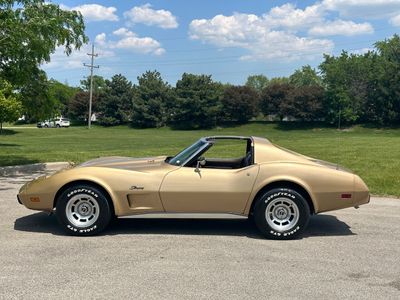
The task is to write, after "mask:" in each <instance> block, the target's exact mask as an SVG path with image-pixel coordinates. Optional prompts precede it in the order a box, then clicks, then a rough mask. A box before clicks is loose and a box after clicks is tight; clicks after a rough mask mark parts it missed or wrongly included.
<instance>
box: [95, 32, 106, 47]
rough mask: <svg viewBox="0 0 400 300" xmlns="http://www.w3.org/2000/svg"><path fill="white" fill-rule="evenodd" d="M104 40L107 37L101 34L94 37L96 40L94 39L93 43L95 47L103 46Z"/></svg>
mask: <svg viewBox="0 0 400 300" xmlns="http://www.w3.org/2000/svg"><path fill="white" fill-rule="evenodd" d="M106 38H107V35H106V34H105V33H104V32H103V33H100V34H98V35H96V38H95V39H94V42H95V44H96V45H99V46H105V44H106Z"/></svg>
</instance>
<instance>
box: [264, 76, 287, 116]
mask: <svg viewBox="0 0 400 300" xmlns="http://www.w3.org/2000/svg"><path fill="white" fill-rule="evenodd" d="M293 89H294V87H293V86H292V85H291V84H288V83H279V82H276V83H272V84H269V85H268V86H267V87H266V88H265V89H264V90H263V93H262V95H261V110H262V112H263V114H264V115H266V116H267V115H277V116H278V117H279V119H280V120H281V121H282V120H283V118H284V117H287V116H290V115H292V114H293V104H292V98H291V95H292V92H293Z"/></svg>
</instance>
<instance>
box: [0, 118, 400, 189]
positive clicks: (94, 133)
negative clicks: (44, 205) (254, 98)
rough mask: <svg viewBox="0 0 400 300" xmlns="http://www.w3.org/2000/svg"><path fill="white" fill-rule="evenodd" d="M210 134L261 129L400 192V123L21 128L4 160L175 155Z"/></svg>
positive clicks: (8, 139)
mask: <svg viewBox="0 0 400 300" xmlns="http://www.w3.org/2000/svg"><path fill="white" fill-rule="evenodd" d="M207 135H256V136H262V137H268V138H269V139H270V140H271V141H272V142H273V143H276V144H279V145H281V146H283V147H286V148H289V149H291V150H294V151H297V152H300V153H302V154H305V155H308V156H312V157H316V158H319V159H323V160H327V161H331V162H334V163H339V164H340V165H343V166H345V167H347V168H349V169H351V170H353V171H355V172H356V173H357V174H359V175H360V176H361V177H362V178H363V179H364V180H365V181H366V183H367V184H368V186H369V187H370V189H371V192H372V193H374V194H380V195H394V196H400V129H375V128H364V127H354V128H350V129H346V130H341V131H338V130H336V129H334V128H326V127H319V126H308V127H304V126H300V125H299V124H296V123H287V124H283V125H279V124H275V123H250V124H248V125H243V126H234V127H227V128H216V129H213V130H207V131H205V130H198V131H175V130H171V129H169V128H160V129H141V130H138V129H132V128H129V127H125V126H120V127H112V128H102V127H96V126H95V127H93V128H92V129H91V130H88V129H86V128H85V127H71V128H62V129H55V128H54V129H53V128H51V129H36V128H20V129H12V130H6V131H5V134H3V135H2V136H0V166H6V165H17V164H29V163H36V162H51V161H74V162H83V161H85V160H88V159H91V158H94V157H99V156H110V155H122V156H135V157H141V156H153V155H173V154H175V153H177V152H178V151H179V150H181V149H182V148H184V147H186V146H187V145H189V144H190V143H192V142H194V141H195V140H196V139H197V138H199V137H201V136H207Z"/></svg>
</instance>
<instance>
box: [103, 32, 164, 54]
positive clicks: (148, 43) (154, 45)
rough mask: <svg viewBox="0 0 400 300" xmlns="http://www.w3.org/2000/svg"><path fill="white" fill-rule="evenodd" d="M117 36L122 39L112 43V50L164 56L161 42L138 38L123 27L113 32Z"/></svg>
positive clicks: (149, 38) (148, 38)
mask: <svg viewBox="0 0 400 300" xmlns="http://www.w3.org/2000/svg"><path fill="white" fill-rule="evenodd" d="M113 34H114V35H115V36H119V37H121V39H120V40H118V41H116V42H110V43H109V44H110V47H111V48H116V49H127V50H132V51H134V52H139V53H144V54H154V55H162V54H164V53H165V49H164V48H162V47H161V44H160V42H158V41H157V40H155V39H153V38H151V37H138V36H137V34H136V33H134V32H132V31H129V30H128V29H126V28H124V27H122V28H119V29H117V30H115V31H114V32H113Z"/></svg>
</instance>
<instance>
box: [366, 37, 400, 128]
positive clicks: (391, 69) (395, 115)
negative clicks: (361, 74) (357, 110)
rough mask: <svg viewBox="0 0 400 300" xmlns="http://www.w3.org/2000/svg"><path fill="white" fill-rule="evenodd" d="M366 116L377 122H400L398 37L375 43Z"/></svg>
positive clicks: (399, 48) (399, 42)
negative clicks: (375, 51)
mask: <svg viewBox="0 0 400 300" xmlns="http://www.w3.org/2000/svg"><path fill="white" fill-rule="evenodd" d="M375 47H376V49H377V52H378V55H379V56H378V57H374V61H373V66H374V72H373V73H372V76H370V77H372V80H371V87H370V91H369V95H370V96H371V98H370V101H369V106H368V108H369V110H368V112H367V113H368V114H369V115H368V117H369V119H371V120H372V121H374V122H377V123H379V124H390V123H396V122H400V72H399V70H400V37H399V35H397V34H395V35H394V36H393V37H392V38H391V39H386V40H384V41H380V42H377V43H375Z"/></svg>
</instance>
